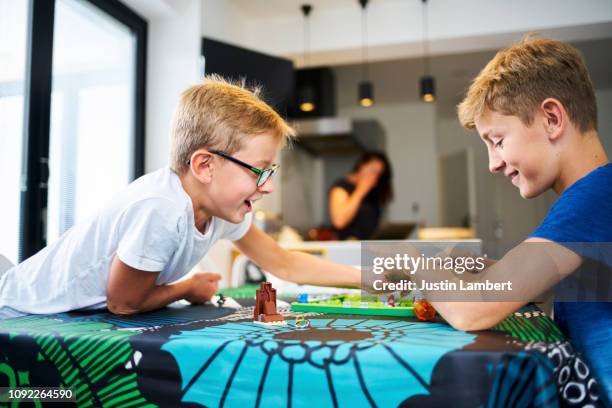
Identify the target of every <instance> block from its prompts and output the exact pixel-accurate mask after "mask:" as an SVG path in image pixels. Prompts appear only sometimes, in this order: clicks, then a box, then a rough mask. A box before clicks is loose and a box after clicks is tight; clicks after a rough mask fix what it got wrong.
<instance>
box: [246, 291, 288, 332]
mask: <svg viewBox="0 0 612 408" xmlns="http://www.w3.org/2000/svg"><path fill="white" fill-rule="evenodd" d="M253 320H255V321H256V322H261V323H274V322H284V321H285V318H284V317H283V316H282V315H281V314H279V313H278V312H277V311H276V289H274V288H273V287H272V284H271V283H269V282H262V283H261V285H260V286H259V289H257V290H256V291H255V309H254V311H253Z"/></svg>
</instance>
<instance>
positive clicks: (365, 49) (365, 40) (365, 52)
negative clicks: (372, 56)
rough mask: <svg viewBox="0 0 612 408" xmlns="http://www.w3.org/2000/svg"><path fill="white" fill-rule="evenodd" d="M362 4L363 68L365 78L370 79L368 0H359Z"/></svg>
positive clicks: (365, 79)
mask: <svg viewBox="0 0 612 408" xmlns="http://www.w3.org/2000/svg"><path fill="white" fill-rule="evenodd" d="M359 4H361V70H362V76H363V80H364V81H367V80H368V15H367V10H366V7H367V5H368V0H359Z"/></svg>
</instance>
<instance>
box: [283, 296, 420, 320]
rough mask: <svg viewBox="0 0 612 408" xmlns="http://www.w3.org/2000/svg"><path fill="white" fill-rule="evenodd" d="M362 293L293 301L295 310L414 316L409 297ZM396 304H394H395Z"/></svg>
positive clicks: (292, 304) (292, 305) (292, 306)
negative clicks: (365, 294) (363, 294)
mask: <svg viewBox="0 0 612 408" xmlns="http://www.w3.org/2000/svg"><path fill="white" fill-rule="evenodd" d="M390 300H391V299H390V298H389V297H383V298H379V297H378V296H374V295H372V296H362V295H336V296H331V297H328V298H324V299H315V300H309V301H307V302H299V301H298V302H293V303H291V310H293V311H294V312H318V313H330V314H343V315H365V316H394V317H411V316H414V310H413V302H412V300H411V299H409V298H396V299H394V300H393V301H390ZM393 304H394V306H393Z"/></svg>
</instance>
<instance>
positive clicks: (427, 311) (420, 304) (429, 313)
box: [414, 299, 436, 322]
mask: <svg viewBox="0 0 612 408" xmlns="http://www.w3.org/2000/svg"><path fill="white" fill-rule="evenodd" d="M414 315H415V316H416V317H417V319H419V320H422V321H424V322H428V321H430V320H432V319H433V318H434V316H435V315H436V309H434V307H433V306H432V305H431V303H429V302H428V301H426V300H425V299H419V300H415V301H414Z"/></svg>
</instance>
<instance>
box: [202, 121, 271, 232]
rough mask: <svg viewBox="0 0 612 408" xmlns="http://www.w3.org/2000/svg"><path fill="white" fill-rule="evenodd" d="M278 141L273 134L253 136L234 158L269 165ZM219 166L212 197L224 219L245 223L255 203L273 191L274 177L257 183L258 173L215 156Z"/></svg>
mask: <svg viewBox="0 0 612 408" xmlns="http://www.w3.org/2000/svg"><path fill="white" fill-rule="evenodd" d="M278 149H279V144H278V142H277V141H276V139H275V138H274V137H273V135H271V134H268V133H262V134H260V135H257V136H254V137H252V138H250V139H249V140H248V141H247V142H246V143H245V144H244V147H243V148H242V149H240V150H239V151H238V152H236V153H234V154H232V157H234V158H235V159H238V160H240V161H242V162H244V163H248V164H249V165H251V166H255V167H258V168H261V169H267V168H269V167H270V166H271V165H272V163H273V161H274V158H275V157H276V154H277V153H278ZM215 160H216V161H217V163H216V166H215V167H216V169H215V172H214V177H213V183H212V185H211V198H212V199H213V200H214V202H215V207H216V211H214V212H215V213H216V214H217V215H218V216H220V217H221V218H223V219H225V220H227V221H230V222H233V223H239V222H242V220H243V219H244V216H245V215H246V214H247V213H248V212H250V211H252V210H253V203H254V202H255V201H257V200H259V199H261V198H262V197H263V196H264V195H265V194H269V193H271V192H272V191H273V190H274V184H273V181H272V177H270V178H269V179H268V180H267V181H266V182H265V183H264V184H262V185H261V186H259V187H258V186H257V175H256V174H254V173H253V172H252V171H251V170H249V169H247V168H245V167H243V166H241V165H238V164H236V163H233V162H232V161H231V160H227V159H224V158H222V157H218V156H217V157H215Z"/></svg>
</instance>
